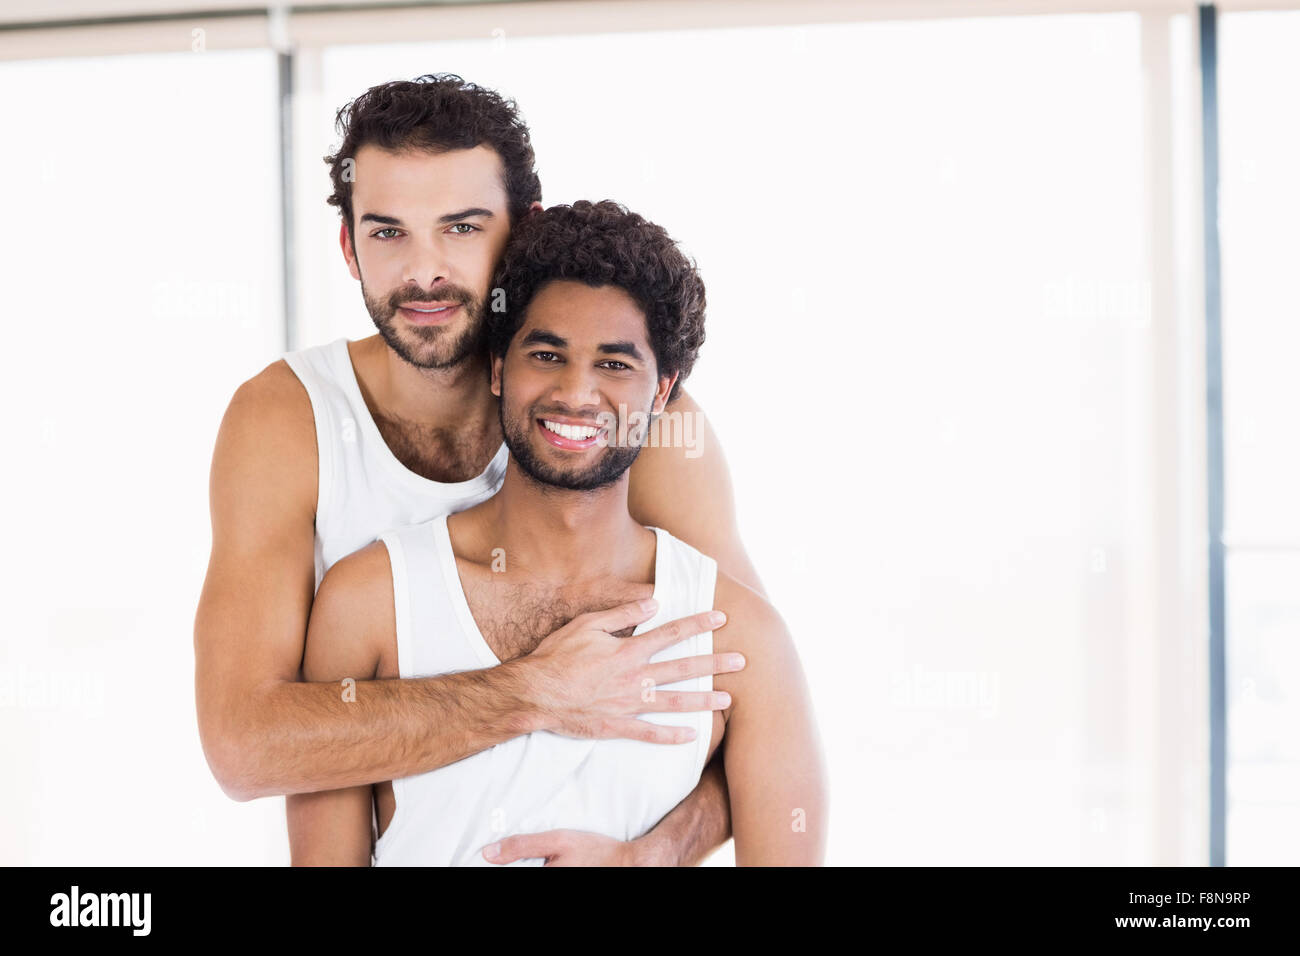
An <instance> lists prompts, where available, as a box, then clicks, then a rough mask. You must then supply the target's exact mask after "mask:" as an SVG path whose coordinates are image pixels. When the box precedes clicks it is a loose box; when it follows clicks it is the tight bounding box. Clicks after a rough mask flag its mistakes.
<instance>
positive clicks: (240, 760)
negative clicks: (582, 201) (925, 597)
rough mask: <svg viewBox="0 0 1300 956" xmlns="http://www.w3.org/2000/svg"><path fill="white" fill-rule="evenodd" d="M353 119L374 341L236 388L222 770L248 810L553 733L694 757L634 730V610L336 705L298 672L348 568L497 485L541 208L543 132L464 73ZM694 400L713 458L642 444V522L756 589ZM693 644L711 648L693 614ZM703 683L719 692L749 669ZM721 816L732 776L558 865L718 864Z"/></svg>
mask: <svg viewBox="0 0 1300 956" xmlns="http://www.w3.org/2000/svg"><path fill="white" fill-rule="evenodd" d="M337 121H338V129H339V132H340V134H341V135H342V143H341V145H340V147H339V149H338V150H337V151H336V152H334V153H333V154H331V155H330V156H327V157H325V161H326V163H327V165H328V166H329V170H330V180H331V184H332V187H333V191H332V193H331V195H330V197H329V202H330V203H331V204H332V205H334V206H335V207H336V208H337V209H338V210H339V214H340V224H339V237H338V238H339V245H340V249H341V251H342V254H343V258H344V261H345V263H346V265H347V268H348V270H349V271H350V273H351V274H352V276H353V277H354V278H355V279H357V280H358V282H359V283H360V284H361V291H362V301H363V303H364V306H365V308H366V309H367V311H368V312H369V314H370V316H371V319H372V320H373V321H374V324H375V327H376V329H377V332H378V334H376V335H373V336H370V337H368V338H364V339H360V340H358V341H349V340H348V339H346V338H340V339H338V340H336V341H334V342H332V343H330V344H328V345H322V346H317V347H312V348H305V349H300V350H298V351H296V352H292V353H289V354H287V355H286V356H285V357H284V358H283V359H282V360H280V361H277V362H274V363H272V364H271V365H270V366H268V367H267V368H266V369H265V370H263V371H262V372H261V373H259V374H258V375H256V376H255V377H254V378H252V379H250V380H249V381H248V382H245V383H244V384H243V385H241V386H240V387H239V389H238V390H237V392H236V393H235V396H234V398H233V399H232V400H231V403H230V407H229V409H228V410H227V412H226V415H225V418H224V420H223V421H222V424H221V429H220V432H219V434H218V436H217V443H216V449H215V451H214V454H213V462H212V474H211V504H212V555H211V559H210V563H209V567H208V575H207V579H206V581H205V582H204V587H203V594H202V597H201V599H200V604H199V608H198V614H197V617H196V621H195V631H194V647H195V672H196V681H195V683H196V703H197V710H198V719H199V731H200V738H201V740H202V743H203V748H204V752H205V755H206V756H207V759H208V762H209V765H210V766H211V768H212V770H213V773H214V775H215V776H216V778H217V780H218V781H219V783H220V784H221V786H222V788H223V789H224V790H225V791H226V793H227V794H229V795H230V796H231V797H232V798H234V799H237V800H249V799H253V798H256V797H263V796H270V795H277V794H284V795H287V796H288V799H289V804H290V810H291V811H292V808H293V805H294V803H295V801H296V800H299V799H306V797H305V796H303V795H306V794H311V793H316V792H320V791H327V790H331V789H335V788H339V787H353V786H358V785H362V784H369V783H372V782H377V781H385V780H392V779H396V778H402V777H406V776H410V775H413V774H419V773H423V772H426V771H429V770H433V769H436V768H438V767H443V766H446V765H448V764H450V763H453V762H455V761H458V760H461V759H462V758H465V757H468V756H470V755H474V754H479V753H482V752H484V751H486V750H489V749H490V748H493V747H494V746H496V745H498V744H500V743H502V742H504V741H508V740H510V739H512V738H515V737H518V736H519V735H521V734H523V733H526V732H528V731H530V730H534V729H537V728H539V727H540V728H544V729H546V730H549V731H553V732H555V733H557V734H566V735H569V736H572V737H585V738H588V739H592V738H609V737H622V738H629V739H633V740H636V741H643V742H650V743H654V744H655V745H656V746H663V747H669V746H672V745H674V744H678V743H681V742H682V741H684V740H686V739H689V737H690V734H691V731H690V729H689V728H683V727H674V726H666V725H660V724H656V723H654V722H651V721H648V720H643V719H639V717H638V715H639V714H641V713H644V712H646V711H647V709H648V704H647V702H645V701H643V700H641V698H640V695H639V690H638V689H637V688H638V686H639V685H638V681H639V680H640V679H643V678H644V676H645V675H646V673H648V672H649V670H650V667H649V665H648V663H647V660H648V657H649V656H650V654H651V653H653V651H651V650H650V648H651V647H652V646H653V644H654V639H655V638H654V635H653V633H652V634H647V635H646V640H645V641H641V640H640V638H636V639H632V640H624V641H619V640H617V639H615V638H612V637H610V632H611V631H618V630H620V629H623V628H626V627H629V626H633V625H637V624H641V623H643V622H644V621H646V620H647V619H649V618H650V617H651V612H649V611H647V610H646V609H644V608H642V607H641V606H640V605H638V604H635V603H633V604H627V603H625V604H621V605H620V604H618V601H617V599H616V598H617V595H614V594H610V595H606V596H605V600H604V601H603V603H602V602H598V605H597V606H600V607H605V608H609V610H606V611H601V612H598V613H593V614H586V615H580V616H579V617H577V618H575V619H574V620H572V621H570V622H569V623H568V624H565V625H564V626H563V627H558V628H557V629H556V630H555V633H553V634H551V635H550V637H549V638H548V639H547V640H546V641H543V643H542V646H541V647H542V648H545V649H546V650H545V652H541V653H536V652H535V653H533V654H529V655H526V656H524V657H522V658H520V659H518V660H516V661H511V662H510V663H509V664H508V665H506V666H489V664H490V663H491V662H490V661H488V660H487V659H486V658H485V659H484V661H483V662H482V666H481V667H480V668H479V669H476V670H473V671H467V672H463V673H456V674H441V675H439V676H436V677H421V678H413V679H403V680H378V679H373V678H375V676H376V675H374V674H357V675H354V676H355V677H356V678H357V681H356V682H355V684H349V685H347V686H346V687H344V688H342V689H340V687H339V686H338V685H334V684H330V683H324V682H312V681H303V680H302V679H301V678H302V674H301V665H302V661H303V653H304V642H305V638H306V633H307V627H308V618H309V614H310V613H311V609H312V607H313V601H314V599H315V595H316V591H317V589H318V588H320V587H321V586H322V580H323V579H324V577H325V576H326V574H327V572H329V571H330V570H331V569H332V568H333V566H334V565H335V562H337V561H338V560H339V559H340V558H342V557H344V556H345V555H348V554H350V553H352V552H354V551H356V550H357V549H359V548H362V547H364V546H365V545H367V544H369V543H370V542H373V541H375V539H376V538H377V537H378V536H379V535H380V534H381V533H382V532H384V531H386V530H388V529H390V528H395V527H400V526H404V525H411V524H415V523H419V522H423V521H427V520H429V519H430V518H432V517H435V516H438V515H445V514H449V513H454V512H458V511H462V510H464V509H466V508H468V507H470V506H472V505H474V504H477V503H479V502H481V501H483V500H484V499H486V498H488V497H490V496H491V495H492V494H494V493H495V492H496V491H497V490H498V489H499V488H500V487H501V483H502V480H503V478H504V474H505V470H506V460H507V457H508V451H507V446H506V444H505V443H504V441H503V438H504V436H503V434H502V427H501V418H500V409H499V407H498V400H497V397H496V396H495V394H494V393H493V391H492V389H491V384H490V359H489V355H488V351H487V349H486V335H487V330H488V317H489V315H490V314H492V313H491V309H490V307H489V306H490V304H492V303H491V302H490V296H491V294H492V289H493V281H492V280H493V274H494V271H495V269H496V267H497V265H498V263H499V260H500V258H501V254H502V251H503V250H504V249H505V246H506V242H507V240H508V238H509V237H510V234H511V229H512V227H514V226H518V225H521V224H522V223H523V222H524V221H525V220H526V219H528V217H529V216H531V215H533V214H535V213H537V212H539V211H540V210H541V202H540V199H541V187H540V181H539V179H538V176H537V172H536V169H535V159H534V154H533V147H532V144H531V140H530V137H529V133H528V129H527V126H526V125H525V124H524V122H523V119H522V117H520V115H519V114H518V112H517V110H516V108H515V105H514V103H513V102H511V101H509V100H506V99H504V98H503V97H501V96H500V95H499V94H497V93H495V92H493V91H491V90H487V89H484V88H483V87H479V86H476V85H475V84H473V83H469V82H466V81H465V80H463V79H462V78H460V77H458V76H453V75H450V74H434V75H428V76H422V77H418V78H417V79H415V80H413V81H394V82H391V83H384V84H380V85H379V86H376V87H374V88H372V89H370V90H367V91H366V92H365V93H363V94H362V95H361V96H359V97H358V98H357V99H356V100H354V101H353V102H352V103H350V104H348V105H347V106H345V107H344V108H343V109H341V110H340V111H339V114H338V117H337ZM674 395H675V397H674V398H673V399H672V402H671V404H672V408H671V409H670V411H669V412H668V414H669V415H682V416H690V417H691V419H692V420H694V421H699V422H702V423H704V424H703V428H702V431H701V432H700V434H698V436H696V445H697V448H696V449H695V450H692V449H685V448H683V447H681V446H680V445H679V444H676V443H663V444H661V445H659V446H657V447H655V446H652V447H648V448H646V449H645V452H644V453H643V454H641V455H640V456H639V457H638V458H637V460H636V462H635V464H634V465H633V466H632V468H631V470H630V472H629V476H628V503H629V507H630V510H631V513H632V514H633V515H634V516H635V517H636V519H637V520H638V521H640V522H641V523H642V524H644V525H647V526H649V525H654V526H658V527H661V528H665V529H667V530H668V531H670V532H671V533H672V534H674V535H675V536H677V537H678V538H680V539H681V540H683V541H686V542H689V543H690V544H692V545H693V546H695V547H698V548H699V549H700V550H701V551H703V552H704V553H707V554H710V555H712V556H714V557H716V559H717V560H718V562H719V564H720V566H721V567H722V568H723V569H724V570H725V571H727V572H729V573H731V574H733V575H734V576H735V577H737V578H738V579H740V580H741V581H744V582H745V583H746V584H748V585H750V586H751V587H754V588H756V589H760V590H761V584H760V582H759V580H758V577H757V575H756V574H755V572H754V569H753V567H752V566H751V564H750V562H749V560H748V558H747V557H746V555H745V550H744V548H743V546H742V544H741V542H740V537H739V533H738V531H737V528H736V523H735V514H734V506H733V502H732V496H731V486H730V478H729V475H728V472H727V467H726V463H725V459H724V457H723V455H722V452H721V449H720V448H719V447H718V444H717V441H716V439H715V437H714V436H713V434H712V432H711V431H710V430H709V429H708V427H707V419H705V418H704V416H703V413H702V412H701V410H700V409H699V407H698V405H696V404H695V402H694V401H693V400H692V398H691V397H690V396H689V395H688V394H687V393H685V392H684V391H680V390H678V391H676V392H674ZM665 417H667V416H665ZM389 597H390V612H391V593H390V595H389ZM615 605H617V606H615ZM380 623H382V622H380ZM374 624H375V622H373V621H371V620H366V619H357V620H354V621H350V622H348V624H347V625H346V626H345V628H344V629H345V630H349V629H350V630H351V631H354V632H356V633H358V634H361V633H364V632H365V630H366V628H369V627H372V626H374ZM677 626H678V627H679V628H680V632H681V633H683V634H693V633H697V632H704V631H707V630H708V629H709V628H708V626H707V625H706V623H705V621H704V620H703V619H702V618H701V617H700V616H698V615H696V616H693V617H691V618H689V619H687V620H685V621H682V622H679V624H678V625H677ZM313 627H315V625H313ZM669 630H672V629H671V628H670V629H669ZM614 646H617V647H619V648H621V650H622V653H621V655H620V656H619V657H618V658H617V660H616V661H615V662H614V663H613V664H611V663H610V661H609V660H608V659H605V658H602V656H601V654H602V653H603V651H602V648H603V649H604V651H608V649H609V648H610V647H614ZM539 650H540V649H539ZM634 652H635V653H634ZM601 662H603V666H604V667H605V669H604V670H602V668H601V667H597V666H596V665H597V663H601ZM609 666H614V667H615V669H616V670H615V673H614V674H613V675H612V677H611V675H610V674H609V673H608V671H607V668H608V667H609ZM691 666H692V667H693V669H694V671H693V674H692V676H705V675H713V674H717V673H719V672H720V671H722V670H724V669H726V668H728V667H731V666H733V665H731V664H729V663H727V661H726V660H724V659H722V658H708V659H707V660H699V661H695V662H693V663H692V665H691ZM624 678H625V679H626V681H627V683H626V684H625V690H624V692H623V693H622V694H621V695H606V694H603V687H604V684H605V682H607V681H608V680H610V679H624ZM669 703H670V705H671V707H670V709H672V710H676V711H679V712H681V713H689V712H696V713H704V714H708V713H711V712H713V711H714V710H717V709H720V707H721V704H720V703H719V697H718V695H716V694H712V693H680V694H674V695H672V696H671V698H670V701H669ZM659 706H660V707H662V706H663V704H662V703H661V704H660V705H659ZM727 808H728V802H727V799H726V782H725V779H724V776H723V773H722V770H721V767H720V761H716V760H715V761H714V762H713V763H711V764H710V765H709V768H708V770H707V771H706V772H705V774H704V775H703V777H702V778H701V782H700V785H699V787H698V788H697V789H696V791H695V792H694V793H692V794H691V795H690V797H688V798H687V799H686V800H684V801H683V802H682V804H681V806H679V807H678V808H677V809H676V810H674V811H673V812H672V813H671V814H669V816H668V817H666V818H665V819H664V821H663V822H662V823H661V824H660V826H658V827H656V828H655V830H654V831H653V832H652V833H650V834H648V835H647V836H646V837H645V838H643V839H641V840H637V841H635V842H633V843H619V844H615V843H613V842H612V841H609V840H604V841H587V842H585V843H584V844H582V846H581V847H579V848H578V849H576V850H575V849H572V847H571V845H569V848H568V849H565V850H563V851H561V850H558V849H557V850H555V852H554V853H553V854H551V855H553V856H556V857H558V858H562V859H563V860H564V861H567V862H586V863H599V862H606V863H607V862H622V861H645V860H650V861H656V862H685V863H693V862H698V861H699V860H700V859H702V858H703V857H704V856H705V855H706V854H707V853H708V852H709V851H710V850H712V849H713V848H714V847H716V846H717V845H718V844H720V843H722V842H723V841H725V840H726V838H727V835H728V832H729V822H728V809H727Z"/></svg>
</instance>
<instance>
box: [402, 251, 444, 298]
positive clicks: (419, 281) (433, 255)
mask: <svg viewBox="0 0 1300 956" xmlns="http://www.w3.org/2000/svg"><path fill="white" fill-rule="evenodd" d="M407 249H408V250H409V255H408V257H407V260H406V262H404V263H403V265H402V281H403V282H405V283H408V284H414V285H417V286H419V287H420V288H421V289H433V287H434V286H435V285H437V284H438V283H439V282H446V281H449V280H450V278H451V275H450V272H451V270H450V268H449V265H448V261H447V255H446V250H445V249H444V248H443V246H442V243H440V242H438V240H437V239H424V240H421V241H416V242H412V243H410V244H409V245H408V246H407Z"/></svg>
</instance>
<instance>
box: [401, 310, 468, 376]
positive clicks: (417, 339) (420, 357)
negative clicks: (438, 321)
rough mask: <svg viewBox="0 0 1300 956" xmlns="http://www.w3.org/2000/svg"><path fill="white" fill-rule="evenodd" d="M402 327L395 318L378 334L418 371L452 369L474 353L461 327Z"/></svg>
mask: <svg viewBox="0 0 1300 956" xmlns="http://www.w3.org/2000/svg"><path fill="white" fill-rule="evenodd" d="M402 326H403V323H402V320H401V319H396V320H394V321H390V322H388V323H385V324H384V325H382V326H380V328H379V331H380V333H381V334H382V335H383V337H384V341H386V342H387V343H388V345H389V347H390V348H391V349H392V350H393V351H394V352H396V353H397V354H398V355H399V356H401V357H402V358H403V359H405V360H406V361H407V362H408V363H409V364H411V365H414V366H416V367H417V368H449V367H451V366H453V365H459V364H460V363H461V362H464V361H465V360H466V359H467V358H469V357H470V356H471V355H472V354H473V351H474V350H473V347H472V346H473V343H467V342H466V341H465V337H464V334H463V333H462V332H461V330H460V329H458V328H455V327H450V326H440V327H437V328H418V327H416V328H403V327H402Z"/></svg>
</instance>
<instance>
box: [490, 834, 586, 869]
mask: <svg viewBox="0 0 1300 956" xmlns="http://www.w3.org/2000/svg"><path fill="white" fill-rule="evenodd" d="M565 832H566V831H564V830H550V831H548V832H546V833H522V834H519V835H517V836H508V837H506V838H505V839H504V840H502V841H501V842H499V843H493V844H492V845H491V846H486V847H484V848H483V859H485V860H487V861H488V862H489V863H497V864H504V863H513V862H515V860H534V859H542V860H545V859H549V858H550V857H552V856H554V855H555V854H557V853H559V852H560V851H561V850H562V849H564V834H565Z"/></svg>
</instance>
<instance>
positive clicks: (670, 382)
mask: <svg viewBox="0 0 1300 956" xmlns="http://www.w3.org/2000/svg"><path fill="white" fill-rule="evenodd" d="M680 374H681V372H673V374H672V376H671V377H669V376H666V375H661V376H659V387H658V388H656V389H655V403H654V404H653V405H651V406H650V412H651V414H653V415H658V414H659V413H660V412H662V411H663V410H664V406H665V405H667V404H668V396H669V395H671V394H672V393H673V386H674V385H676V384H677V376H678V375H680Z"/></svg>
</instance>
